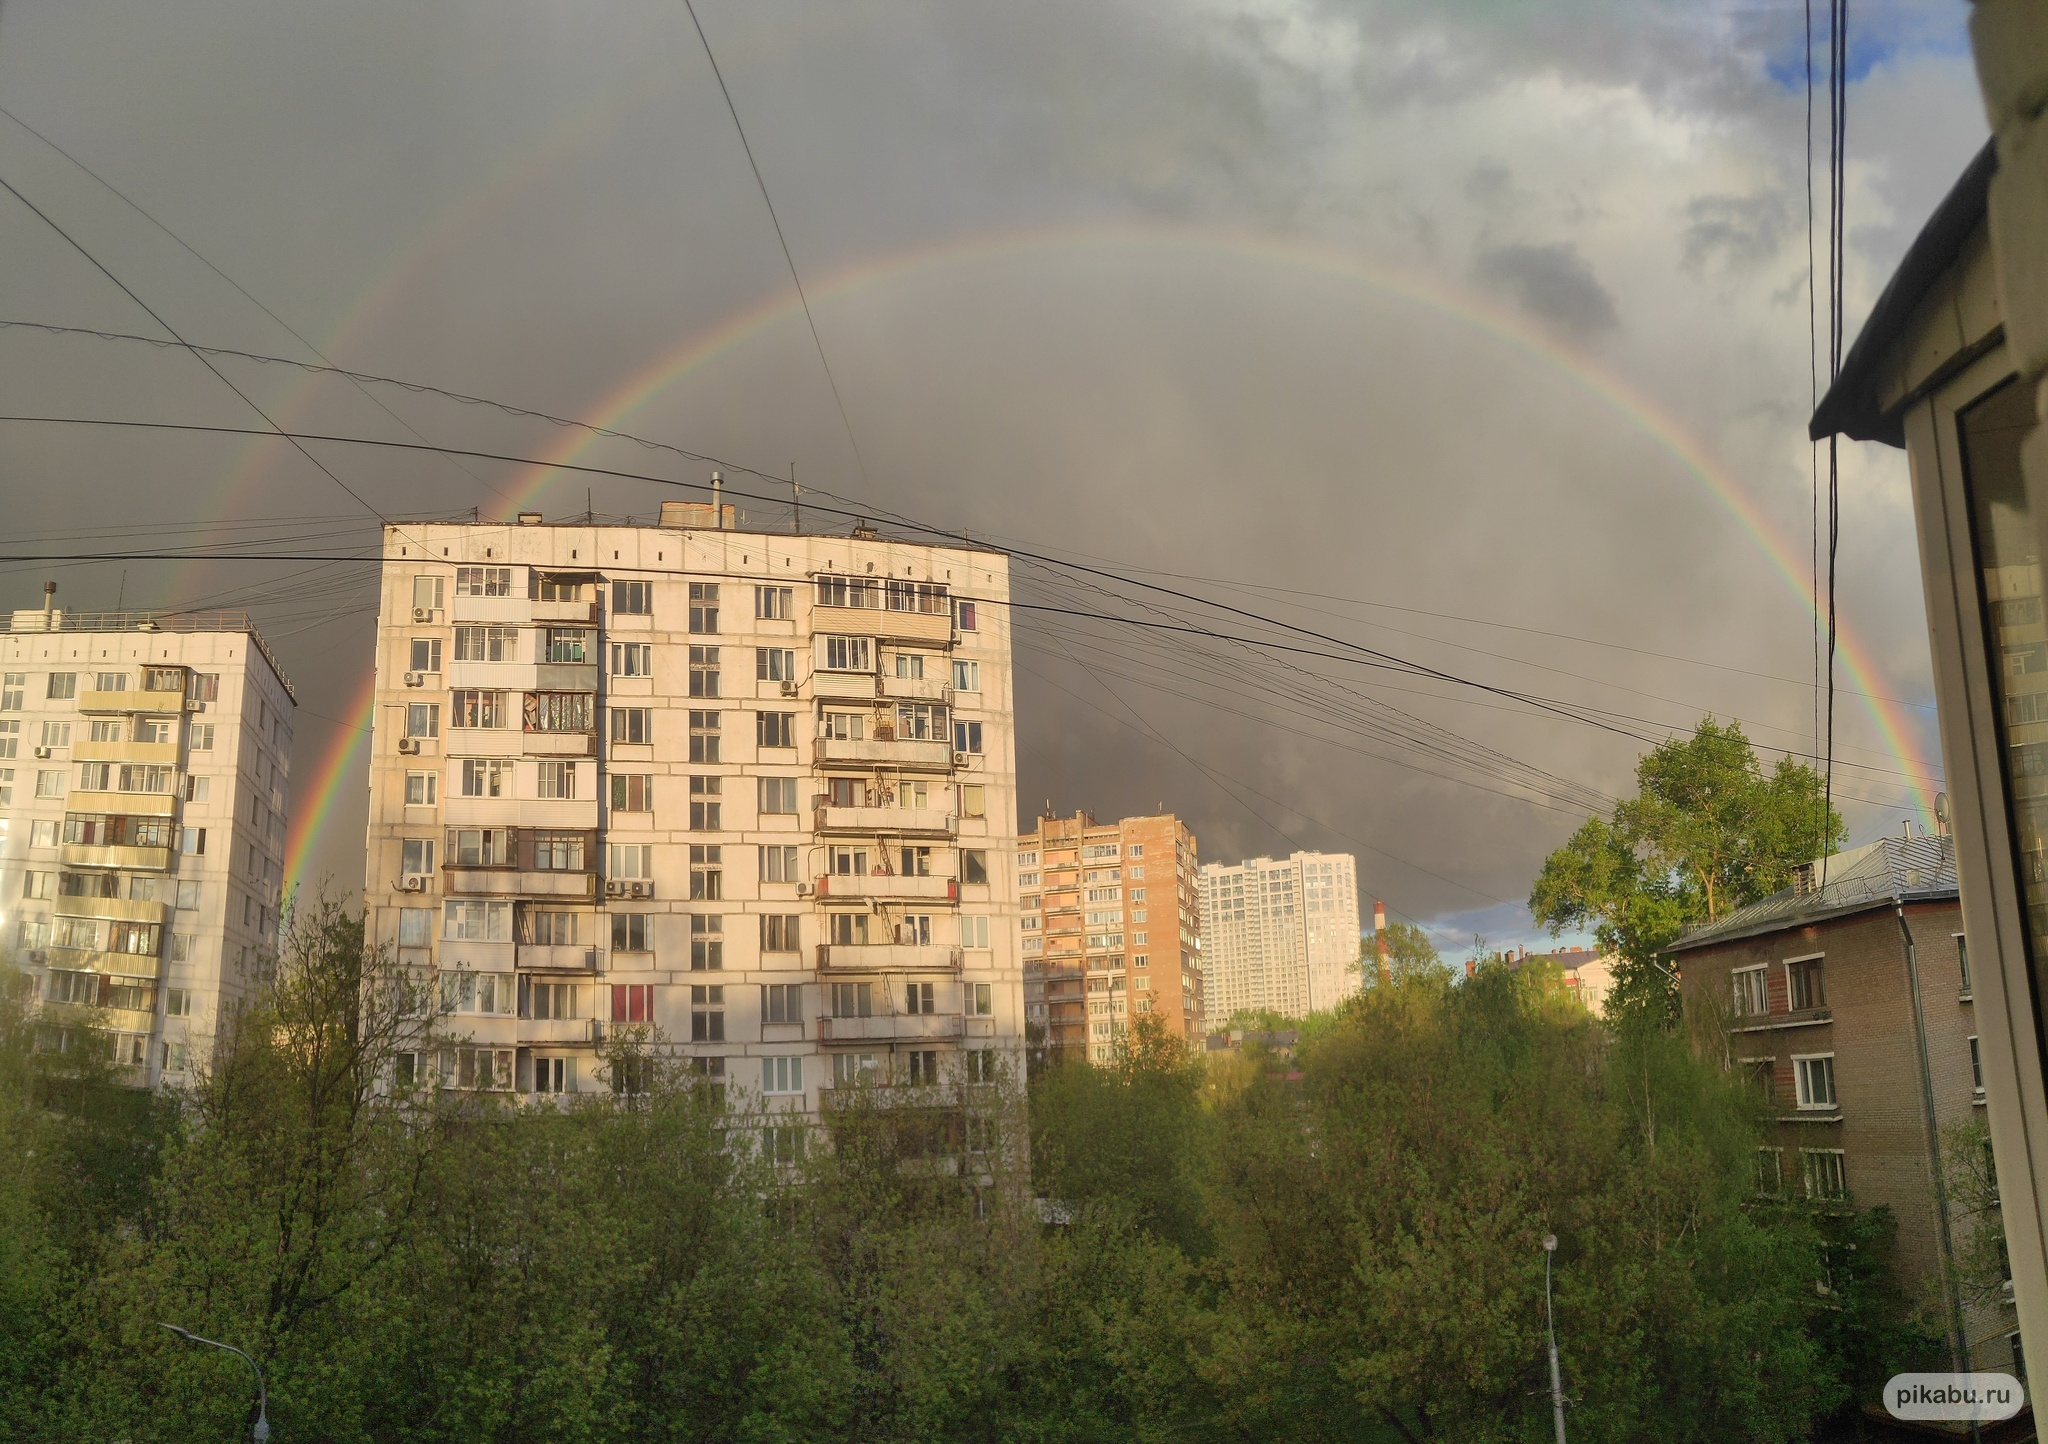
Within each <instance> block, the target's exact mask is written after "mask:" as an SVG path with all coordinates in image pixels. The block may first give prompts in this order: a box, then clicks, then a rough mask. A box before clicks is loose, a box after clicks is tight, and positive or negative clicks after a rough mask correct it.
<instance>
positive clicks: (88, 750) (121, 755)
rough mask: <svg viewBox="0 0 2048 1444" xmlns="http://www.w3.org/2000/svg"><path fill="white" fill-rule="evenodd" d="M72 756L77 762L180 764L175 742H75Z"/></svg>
mask: <svg viewBox="0 0 2048 1444" xmlns="http://www.w3.org/2000/svg"><path fill="white" fill-rule="evenodd" d="M71 757H72V760H73V761H76V762H142V763H153V764H156V765H158V766H163V767H175V766H177V765H178V744H177V743H175V742H74V743H72V744H71Z"/></svg>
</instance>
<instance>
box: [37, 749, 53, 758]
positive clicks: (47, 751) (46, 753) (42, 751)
mask: <svg viewBox="0 0 2048 1444" xmlns="http://www.w3.org/2000/svg"><path fill="white" fill-rule="evenodd" d="M49 755H50V749H49V748H47V747H38V748H37V749H36V756H38V757H48V756H49Z"/></svg>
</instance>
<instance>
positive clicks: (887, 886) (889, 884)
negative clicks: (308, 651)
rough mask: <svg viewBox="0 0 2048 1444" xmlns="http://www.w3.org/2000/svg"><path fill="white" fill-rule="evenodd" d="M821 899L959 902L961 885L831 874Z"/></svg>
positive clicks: (821, 884)
mask: <svg viewBox="0 0 2048 1444" xmlns="http://www.w3.org/2000/svg"><path fill="white" fill-rule="evenodd" d="M818 896H819V897H821V898H845V899H848V900H855V899H858V900H861V901H869V900H872V901H875V902H958V901H959V899H960V884H959V883H958V882H957V881H956V880H955V879H953V878H950V877H903V876H899V875H898V874H895V873H866V874H861V875H850V874H828V875H827V876H825V877H821V878H819V879H818Z"/></svg>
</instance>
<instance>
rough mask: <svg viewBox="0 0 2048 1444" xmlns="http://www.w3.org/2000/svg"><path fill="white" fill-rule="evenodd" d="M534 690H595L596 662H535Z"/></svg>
mask: <svg viewBox="0 0 2048 1444" xmlns="http://www.w3.org/2000/svg"><path fill="white" fill-rule="evenodd" d="M533 678H534V690H535V691H536V692H595V691H596V690H597V663H596V662H549V661H546V660H542V661H540V662H536V663H535V664H534V668H533Z"/></svg>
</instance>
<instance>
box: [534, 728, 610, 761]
mask: <svg viewBox="0 0 2048 1444" xmlns="http://www.w3.org/2000/svg"><path fill="white" fill-rule="evenodd" d="M522 735H523V736H524V737H525V739H526V745H525V747H524V749H523V750H524V751H525V753H526V755H527V756H528V757H588V756H590V753H591V744H592V743H593V742H594V741H595V740H596V739H595V738H594V737H593V736H592V734H590V733H588V732H527V733H524V734H522Z"/></svg>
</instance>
